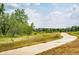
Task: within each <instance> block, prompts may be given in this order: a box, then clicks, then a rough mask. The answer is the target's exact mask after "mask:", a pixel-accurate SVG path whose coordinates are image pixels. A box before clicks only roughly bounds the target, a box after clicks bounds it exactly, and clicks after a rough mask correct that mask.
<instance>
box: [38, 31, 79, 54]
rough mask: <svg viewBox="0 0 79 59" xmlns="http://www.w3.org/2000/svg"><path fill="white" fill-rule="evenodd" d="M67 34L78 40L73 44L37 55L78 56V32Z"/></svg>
mask: <svg viewBox="0 0 79 59" xmlns="http://www.w3.org/2000/svg"><path fill="white" fill-rule="evenodd" d="M69 34H71V35H74V36H77V37H78V38H77V39H76V40H75V41H73V42H70V43H68V44H65V45H62V46H60V47H56V48H53V49H50V50H48V51H44V52H42V53H40V54H38V55H77V54H78V55H79V32H69Z"/></svg>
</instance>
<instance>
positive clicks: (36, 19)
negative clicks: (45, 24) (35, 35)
mask: <svg viewBox="0 0 79 59" xmlns="http://www.w3.org/2000/svg"><path fill="white" fill-rule="evenodd" d="M25 12H26V14H27V15H28V17H29V20H28V22H29V23H32V22H33V23H34V25H35V27H39V26H40V25H41V24H40V19H41V15H40V13H38V12H37V10H36V9H30V8H27V9H25Z"/></svg>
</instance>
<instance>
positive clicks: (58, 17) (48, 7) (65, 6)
mask: <svg viewBox="0 0 79 59" xmlns="http://www.w3.org/2000/svg"><path fill="white" fill-rule="evenodd" d="M5 8H6V12H8V13H11V12H13V11H14V10H15V9H17V8H19V9H25V13H26V14H27V15H28V17H29V21H28V22H29V24H30V23H32V22H33V23H34V25H35V27H36V28H39V27H45V28H46V27H49V28H62V27H70V26H73V25H79V4H76V3H18V4H13V3H7V4H5Z"/></svg>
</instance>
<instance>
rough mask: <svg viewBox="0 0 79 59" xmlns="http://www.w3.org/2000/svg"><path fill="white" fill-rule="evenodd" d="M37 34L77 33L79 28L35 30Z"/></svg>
mask: <svg viewBox="0 0 79 59" xmlns="http://www.w3.org/2000/svg"><path fill="white" fill-rule="evenodd" d="M34 31H36V32H46V33H51V32H75V31H79V26H72V27H67V28H37V29H34Z"/></svg>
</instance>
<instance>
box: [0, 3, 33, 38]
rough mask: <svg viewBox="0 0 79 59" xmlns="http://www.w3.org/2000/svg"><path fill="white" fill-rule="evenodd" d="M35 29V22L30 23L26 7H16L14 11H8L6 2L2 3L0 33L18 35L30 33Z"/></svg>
mask: <svg viewBox="0 0 79 59" xmlns="http://www.w3.org/2000/svg"><path fill="white" fill-rule="evenodd" d="M32 31H33V23H32V24H31V25H29V24H28V16H27V15H26V14H25V11H24V9H16V10H15V11H14V12H12V13H6V12H5V7H4V4H0V35H2V36H12V37H14V36H18V35H25V34H27V35H30V34H31V33H32Z"/></svg>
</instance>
